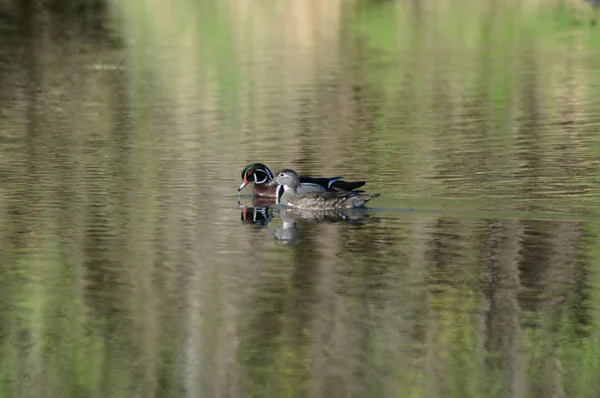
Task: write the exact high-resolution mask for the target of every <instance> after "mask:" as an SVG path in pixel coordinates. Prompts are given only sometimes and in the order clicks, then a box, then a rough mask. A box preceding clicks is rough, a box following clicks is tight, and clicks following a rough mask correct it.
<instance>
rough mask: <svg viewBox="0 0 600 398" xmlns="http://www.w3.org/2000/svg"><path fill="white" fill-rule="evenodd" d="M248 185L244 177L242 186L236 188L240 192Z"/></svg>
mask: <svg viewBox="0 0 600 398" xmlns="http://www.w3.org/2000/svg"><path fill="white" fill-rule="evenodd" d="M248 184H249V182H248V180H246V177H244V182H242V184H241V185H240V187H239V188H238V192H240V191H241V190H242V189H244V187H245V186H246V185H248Z"/></svg>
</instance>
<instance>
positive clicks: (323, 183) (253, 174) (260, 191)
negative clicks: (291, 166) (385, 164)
mask: <svg viewBox="0 0 600 398" xmlns="http://www.w3.org/2000/svg"><path fill="white" fill-rule="evenodd" d="M299 178H300V186H299V187H298V192H299V193H302V194H305V193H309V192H327V191H331V192H345V191H353V190H355V189H356V188H360V187H362V186H363V185H365V181H342V177H333V178H314V177H306V176H299ZM250 183H254V195H257V196H268V197H273V198H279V197H280V196H281V195H282V194H283V189H282V187H281V185H278V184H277V183H276V182H275V181H274V179H273V174H272V173H271V170H269V168H268V167H267V166H265V165H264V164H262V163H254V164H251V165H249V166H246V167H245V168H244V170H242V184H241V185H240V187H239V188H238V192H239V191H241V190H242V189H244V187H245V186H246V185H248V184H250Z"/></svg>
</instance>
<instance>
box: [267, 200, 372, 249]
mask: <svg viewBox="0 0 600 398" xmlns="http://www.w3.org/2000/svg"><path fill="white" fill-rule="evenodd" d="M279 217H281V220H282V226H281V228H269V232H271V233H272V234H273V236H274V238H275V240H276V241H277V242H278V243H281V244H283V245H289V244H291V243H294V242H295V241H296V240H297V239H298V236H299V230H300V228H298V226H297V221H303V222H310V223H319V224H320V223H330V224H331V223H337V222H345V223H348V224H361V223H362V221H363V220H365V219H367V218H369V219H370V220H371V221H375V222H377V221H379V220H378V219H376V218H370V217H369V215H368V214H366V210H365V209H364V208H360V209H338V210H327V211H315V210H301V209H293V208H289V207H282V208H281V209H280V210H279Z"/></svg>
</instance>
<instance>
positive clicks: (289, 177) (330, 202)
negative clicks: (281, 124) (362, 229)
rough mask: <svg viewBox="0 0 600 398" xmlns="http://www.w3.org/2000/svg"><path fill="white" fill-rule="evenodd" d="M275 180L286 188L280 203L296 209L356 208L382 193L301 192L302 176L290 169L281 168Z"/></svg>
mask: <svg viewBox="0 0 600 398" xmlns="http://www.w3.org/2000/svg"><path fill="white" fill-rule="evenodd" d="M275 182H276V183H277V184H279V185H281V186H283V190H284V191H283V194H282V195H281V198H280V199H279V203H281V204H282V205H284V206H289V207H294V208H296V209H305V210H334V209H354V208H357V207H364V205H365V203H367V202H368V201H369V200H371V199H373V198H376V197H378V196H380V195H381V194H379V193H374V194H363V193H361V192H357V191H350V192H312V193H302V192H299V188H300V187H301V183H300V176H298V174H297V173H296V172H295V171H294V170H290V169H283V170H279V171H278V172H277V174H276V175H275Z"/></svg>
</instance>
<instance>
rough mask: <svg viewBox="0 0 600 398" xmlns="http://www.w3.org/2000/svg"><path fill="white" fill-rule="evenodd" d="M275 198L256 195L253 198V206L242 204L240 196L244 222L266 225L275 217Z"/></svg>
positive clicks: (239, 203)
mask: <svg viewBox="0 0 600 398" xmlns="http://www.w3.org/2000/svg"><path fill="white" fill-rule="evenodd" d="M275 204H276V201H275V199H274V198H265V197H260V196H256V197H254V198H252V206H246V205H244V204H242V203H241V202H240V200H239V198H238V205H239V206H240V209H241V211H242V215H241V220H242V222H243V223H244V224H249V225H254V226H260V227H264V226H265V225H267V224H268V223H269V221H271V219H272V218H273V210H274V209H273V208H272V207H271V206H273V205H275Z"/></svg>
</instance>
